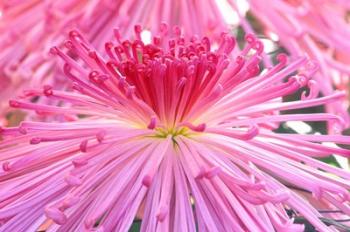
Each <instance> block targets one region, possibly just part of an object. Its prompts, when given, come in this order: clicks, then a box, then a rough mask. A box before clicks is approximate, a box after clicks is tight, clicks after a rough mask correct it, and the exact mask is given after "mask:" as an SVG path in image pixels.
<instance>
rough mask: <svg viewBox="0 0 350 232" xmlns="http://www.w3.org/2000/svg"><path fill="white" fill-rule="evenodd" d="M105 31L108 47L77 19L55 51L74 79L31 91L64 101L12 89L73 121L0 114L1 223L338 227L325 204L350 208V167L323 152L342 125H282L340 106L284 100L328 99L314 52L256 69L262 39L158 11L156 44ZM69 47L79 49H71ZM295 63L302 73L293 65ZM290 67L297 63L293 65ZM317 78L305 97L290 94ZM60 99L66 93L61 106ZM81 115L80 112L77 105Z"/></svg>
mask: <svg viewBox="0 0 350 232" xmlns="http://www.w3.org/2000/svg"><path fill="white" fill-rule="evenodd" d="M135 34H136V35H135V38H136V39H135V40H132V41H129V40H126V41H121V39H120V37H117V38H116V40H117V41H118V44H117V45H114V44H112V43H107V44H106V56H102V55H100V54H98V53H97V52H95V50H94V49H93V47H92V46H91V45H89V44H88V42H87V41H86V40H85V39H84V38H83V37H82V36H81V35H80V34H79V33H78V32H77V31H72V32H70V33H69V39H68V40H67V41H66V43H65V45H66V48H68V51H66V52H65V51H64V50H65V49H64V50H62V49H59V48H57V47H54V48H52V49H51V52H52V53H53V54H55V55H58V56H59V57H60V58H61V59H62V60H63V61H64V62H65V65H64V68H63V70H64V73H65V75H66V77H67V78H68V80H67V81H70V82H72V83H73V86H74V89H75V92H65V91H60V90H55V89H54V88H53V87H52V86H49V85H46V86H44V88H43V89H31V90H28V91H26V96H27V97H28V98H29V99H31V98H32V97H35V96H43V97H47V98H49V99H52V100H55V101H58V106H49V105H45V104H35V103H32V102H30V101H25V100H23V99H19V100H11V101H10V105H11V106H12V107H15V108H21V109H28V110H34V111H36V112H38V113H40V114H57V115H61V116H63V117H68V118H71V120H72V121H71V122H51V123H48V122H30V121H24V122H22V123H21V124H20V126H19V127H14V128H2V136H3V141H2V142H1V143H0V152H1V156H0V162H1V165H2V168H3V170H2V171H1V172H0V188H1V194H0V222H1V224H2V226H1V227H0V229H1V230H2V231H34V230H36V229H38V228H41V229H43V228H45V229H47V231H102V230H103V231H128V228H129V227H130V225H131V224H132V222H133V220H134V219H135V217H139V218H141V219H142V225H141V231H196V227H197V228H198V230H199V231H303V226H302V225H298V224H294V223H293V217H290V216H289V215H288V214H287V211H288V210H289V211H290V210H293V211H294V212H295V213H294V215H298V217H303V218H305V220H307V221H309V222H310V223H311V224H313V225H314V226H315V227H316V228H317V229H318V230H319V231H337V227H335V226H328V225H326V224H324V223H323V221H322V220H321V218H329V219H332V218H333V219H338V218H340V217H341V216H339V215H335V214H322V213H321V212H319V211H318V210H320V209H319V208H316V205H317V204H314V203H311V202H308V201H307V200H306V199H308V197H311V198H313V199H314V200H316V202H318V203H319V204H318V205H322V206H323V207H324V209H331V210H334V209H337V210H339V211H340V212H342V213H341V214H342V215H350V204H349V191H348V190H349V188H350V174H349V173H348V172H346V171H344V170H341V169H338V168H335V167H332V166H329V165H327V164H325V163H323V162H321V161H318V160H317V159H314V157H315V158H318V157H325V156H328V155H331V154H339V155H342V156H349V154H350V151H349V150H345V149H343V148H339V147H331V146H326V145H324V144H323V142H335V143H340V144H349V143H350V142H349V137H345V136H341V135H297V134H278V133H275V132H273V128H276V126H277V125H278V124H279V123H281V122H285V121H293V120H302V121H334V122H336V123H334V125H339V126H341V125H342V124H343V123H344V122H343V121H342V119H341V118H340V117H338V116H334V115H331V114H328V113H320V114H279V111H283V112H288V110H293V109H300V108H304V107H311V106H317V105H321V104H327V103H330V102H333V101H335V100H339V99H341V98H343V97H344V95H345V94H344V93H341V92H337V93H334V94H332V95H330V96H326V97H321V98H317V88H316V83H315V82H314V81H313V80H311V79H310V77H311V75H313V74H314V72H315V69H314V66H313V65H312V64H310V63H308V61H307V59H305V58H298V59H296V60H294V61H293V62H291V63H290V64H289V65H287V60H286V57H285V56H284V55H280V56H279V63H278V64H277V65H276V66H275V67H273V68H272V69H269V70H264V72H263V73H261V74H259V73H260V70H259V66H258V64H259V62H260V60H261V53H262V50H263V46H262V43H261V42H260V41H258V40H256V39H255V38H254V37H253V36H251V35H248V36H247V38H246V40H247V45H246V46H245V48H244V49H243V50H242V51H241V52H239V54H236V53H235V52H232V51H233V49H234V47H235V39H234V38H232V37H231V36H229V35H228V34H225V33H223V34H222V40H221V43H220V44H219V45H218V48H217V49H214V48H213V47H212V45H211V43H210V42H209V39H208V38H206V37H204V38H203V39H198V38H196V37H193V38H191V40H190V41H188V40H186V39H184V37H182V36H181V34H180V31H179V30H175V32H174V34H173V36H171V35H172V33H170V32H169V31H168V30H167V27H166V26H165V25H163V30H162V31H161V33H160V35H159V36H156V37H154V38H153V42H152V43H151V44H144V43H143V42H142V40H141V38H140V30H139V28H137V30H136V33H135ZM67 52H68V53H70V54H74V55H75V56H76V57H77V60H73V59H71V58H70V57H69V56H67V55H66V53H67ZM296 73H298V74H296ZM292 74H293V75H292ZM305 86H308V87H309V88H310V94H308V95H305V94H303V97H302V100H300V101H294V102H282V101H281V98H282V97H284V96H287V95H289V94H292V93H294V92H296V91H297V90H299V89H300V88H302V87H305ZM61 103H65V104H63V106H60V105H62V104H61ZM76 115H78V116H79V117H78V118H76Z"/></svg>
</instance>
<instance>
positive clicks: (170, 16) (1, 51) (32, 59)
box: [0, 0, 228, 125]
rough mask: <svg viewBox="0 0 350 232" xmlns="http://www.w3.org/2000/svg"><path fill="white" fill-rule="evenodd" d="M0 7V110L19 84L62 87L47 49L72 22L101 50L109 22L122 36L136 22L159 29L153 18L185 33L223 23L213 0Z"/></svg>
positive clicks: (211, 31)
mask: <svg viewBox="0 0 350 232" xmlns="http://www.w3.org/2000/svg"><path fill="white" fill-rule="evenodd" d="M203 2H205V3H206V4H203ZM200 3H201V4H200ZM180 9H181V10H180ZM193 9H196V11H193ZM145 12H147V13H145ZM179 12H180V13H181V14H179ZM0 13H1V14H0V78H1V79H0V81H1V88H0V89H1V90H3V89H4V91H1V93H0V98H1V100H0V112H1V114H2V116H4V114H5V113H6V112H7V111H6V108H7V107H6V106H7V101H8V99H9V98H11V97H13V96H16V95H21V94H22V90H23V89H25V88H31V87H38V86H40V85H42V84H51V85H53V84H54V85H55V87H56V88H60V89H62V88H66V87H67V86H66V85H64V83H65V82H62V78H63V74H62V72H61V71H60V69H59V68H58V67H59V66H60V64H57V63H56V62H55V61H54V60H52V59H50V57H49V55H48V51H49V48H50V47H51V46H52V45H53V44H60V45H59V46H60V47H61V46H62V42H63V38H64V36H65V35H66V34H67V33H68V31H70V30H72V29H76V28H77V29H78V30H79V31H80V32H82V33H83V34H84V35H85V36H86V39H87V40H88V41H89V42H91V43H92V44H93V45H94V46H95V47H96V48H97V49H98V50H101V49H103V47H104V43H105V42H106V41H107V40H110V39H112V38H113V31H111V28H113V27H119V28H120V32H121V33H122V34H123V35H124V36H125V37H126V38H129V37H130V36H131V33H130V32H132V31H133V26H134V25H135V24H136V23H142V24H143V25H144V26H145V28H147V29H148V30H150V31H152V32H153V31H157V30H158V29H159V28H158V27H159V22H162V21H166V22H167V23H168V24H169V25H170V26H173V25H175V24H176V25H181V27H182V29H183V30H184V31H185V33H186V34H185V35H186V36H187V35H188V33H190V34H191V35H192V34H197V35H198V36H204V35H211V36H216V37H218V36H219V33H218V32H221V31H223V30H226V29H227V27H228V26H227V25H226V24H225V21H224V19H223V18H222V16H221V14H220V12H219V9H218V8H217V5H216V4H215V2H214V1H213V0H207V1H198V0H193V1H175V2H173V1H169V0H168V1H157V0H153V1H141V0H133V1H111V0H91V1H82V0H68V1H52V0H48V1H41V0H27V1H18V0H5V1H1V3H0ZM4 83H6V84H4ZM7 83H8V84H7ZM4 102H5V104H6V105H5V104H3V103H4ZM0 125H1V124H0Z"/></svg>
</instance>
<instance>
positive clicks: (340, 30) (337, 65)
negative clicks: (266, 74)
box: [249, 0, 350, 126]
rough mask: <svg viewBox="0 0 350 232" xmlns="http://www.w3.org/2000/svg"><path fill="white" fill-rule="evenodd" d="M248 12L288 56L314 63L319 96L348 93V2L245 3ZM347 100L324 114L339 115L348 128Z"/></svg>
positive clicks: (292, 0) (328, 107)
mask: <svg viewBox="0 0 350 232" xmlns="http://www.w3.org/2000/svg"><path fill="white" fill-rule="evenodd" d="M249 5H250V9H251V12H252V13H253V15H254V16H255V17H256V19H257V21H258V22H260V23H263V25H264V28H263V30H264V32H265V34H266V35H267V36H269V37H271V38H274V37H276V36H277V37H278V41H279V43H280V44H281V45H282V46H283V47H284V48H286V49H287V51H288V52H289V53H290V55H291V57H298V56H300V55H305V54H306V55H308V56H309V57H310V58H312V59H315V60H317V61H318V63H319V66H320V71H319V72H318V73H317V74H315V76H314V79H315V80H316V81H317V83H318V85H319V87H320V90H321V93H322V94H324V95H329V94H331V93H333V91H334V89H338V90H347V91H349V86H350V82H349V75H350V68H349V65H350V56H349V54H350V44H349V42H348V40H349V38H350V24H349V11H350V2H349V1H347V0H334V1H328V0H303V1H301V0H284V1H275V0H269V1H260V0H249ZM348 107H349V100H346V99H344V101H342V102H337V103H333V104H329V105H326V110H327V112H330V113H336V114H338V115H341V116H342V117H343V118H344V119H345V120H346V121H347V126H349V113H348V112H347V109H348Z"/></svg>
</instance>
